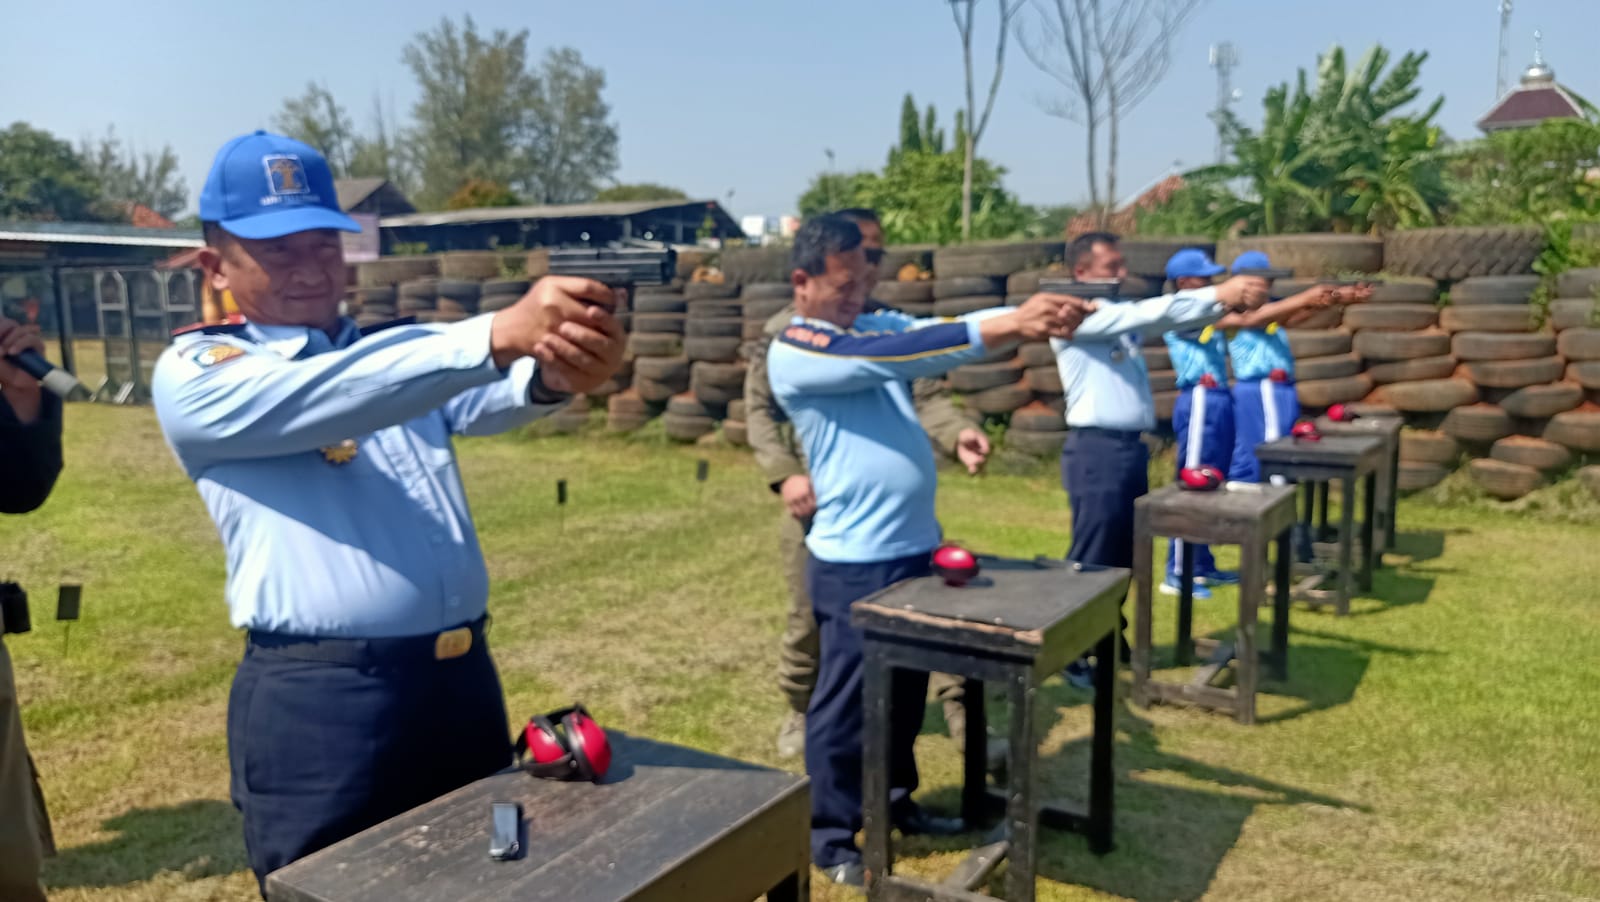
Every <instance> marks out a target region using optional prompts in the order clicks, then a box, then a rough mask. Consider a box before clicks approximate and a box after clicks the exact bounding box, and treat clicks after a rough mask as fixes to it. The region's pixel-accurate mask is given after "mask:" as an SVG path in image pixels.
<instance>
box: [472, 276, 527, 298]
mask: <svg viewBox="0 0 1600 902" xmlns="http://www.w3.org/2000/svg"><path fill="white" fill-rule="evenodd" d="M532 287H533V283H532V282H529V281H528V280H527V279H488V280H486V281H485V282H484V283H483V289H482V291H481V292H480V293H481V294H482V296H483V297H484V298H489V297H493V296H495V295H511V296H512V297H518V298H520V297H522V296H523V295H525V294H527V293H528V289H529V288H532Z"/></svg>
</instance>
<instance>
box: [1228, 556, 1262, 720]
mask: <svg viewBox="0 0 1600 902" xmlns="http://www.w3.org/2000/svg"><path fill="white" fill-rule="evenodd" d="M1239 557H1240V562H1239V563H1240V564H1241V565H1242V566H1241V567H1240V568H1239V628H1238V630H1237V632H1236V636H1235V639H1234V662H1235V663H1234V672H1233V673H1234V689H1233V693H1234V709H1233V715H1234V719H1236V720H1238V721H1239V722H1240V723H1242V724H1253V723H1255V722H1256V673H1257V671H1258V670H1259V668H1260V667H1261V659H1260V656H1259V655H1258V653H1257V652H1256V611H1257V609H1259V608H1260V606H1261V596H1262V594H1263V593H1264V592H1265V591H1266V580H1265V579H1264V578H1263V574H1262V572H1261V570H1262V568H1263V567H1264V566H1265V565H1266V549H1265V548H1261V547H1259V546H1253V545H1246V546H1244V547H1243V548H1241V549H1240V555H1239Z"/></svg>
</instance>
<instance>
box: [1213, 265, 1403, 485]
mask: <svg viewBox="0 0 1600 902" xmlns="http://www.w3.org/2000/svg"><path fill="white" fill-rule="evenodd" d="M1271 266H1272V264H1271V261H1270V260H1269V259H1268V258H1267V255H1266V254H1263V253H1262V252H1260V251H1245V252H1244V253H1242V254H1240V255H1239V257H1238V259H1236V260H1234V261H1233V266H1232V271H1233V273H1234V274H1235V275H1241V274H1250V273H1261V274H1262V276H1260V278H1262V279H1263V281H1265V274H1266V272H1267V271H1268V270H1269V269H1271ZM1371 296H1372V289H1371V287H1369V286H1355V287H1350V288H1334V287H1332V286H1330V285H1314V286H1312V287H1311V288H1309V289H1307V290H1305V291H1302V292H1300V293H1299V294H1297V295H1294V296H1293V297H1289V298H1285V299H1283V300H1281V301H1274V302H1272V303H1270V304H1268V305H1266V306H1265V307H1263V308H1261V310H1260V311H1258V313H1259V314H1260V315H1259V316H1258V317H1256V320H1265V322H1264V323H1259V324H1255V325H1247V326H1244V327H1242V328H1240V329H1239V330H1238V331H1237V332H1235V333H1234V334H1233V336H1232V337H1231V338H1229V339H1228V356H1229V358H1230V359H1231V360H1232V361H1233V377H1234V380H1235V383H1234V386H1233V410H1234V441H1233V459H1232V461H1231V463H1230V465H1229V467H1228V478H1229V479H1232V480H1235V481H1238V482H1260V481H1261V462H1260V461H1259V460H1257V459H1256V446H1257V445H1259V444H1261V443H1262V442H1268V441H1272V440H1273V439H1276V438H1281V437H1283V436H1284V435H1287V434H1288V432H1289V428H1290V427H1292V426H1293V425H1294V423H1295V421H1296V420H1298V419H1299V418H1300V399H1299V397H1298V396H1297V395H1296V394H1295V385H1294V352H1293V351H1292V350H1290V348H1289V335H1288V333H1287V332H1285V331H1284V328H1283V327H1285V326H1293V325H1294V324H1295V323H1296V322H1297V321H1299V320H1302V319H1304V318H1305V316H1306V315H1308V314H1310V313H1311V312H1312V311H1315V310H1321V309H1324V308H1326V307H1327V306H1329V305H1330V304H1336V303H1339V304H1353V303H1360V302H1361V301H1364V300H1366V299H1367V298H1370V297H1371Z"/></svg>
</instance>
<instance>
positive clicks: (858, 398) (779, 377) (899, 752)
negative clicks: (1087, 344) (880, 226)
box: [767, 216, 1093, 886]
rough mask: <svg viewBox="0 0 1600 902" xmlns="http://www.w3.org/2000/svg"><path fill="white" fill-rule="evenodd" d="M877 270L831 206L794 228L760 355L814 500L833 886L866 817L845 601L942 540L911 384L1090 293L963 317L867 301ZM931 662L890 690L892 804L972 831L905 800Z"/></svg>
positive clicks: (821, 759) (1079, 314)
mask: <svg viewBox="0 0 1600 902" xmlns="http://www.w3.org/2000/svg"><path fill="white" fill-rule="evenodd" d="M868 272H869V268H868V265H867V263H866V258H865V256H864V255H863V253H862V251H861V232H860V230H859V229H858V228H857V227H856V225H855V224H854V223H852V222H851V221H849V220H848V219H845V218H842V217H838V216H822V217H818V218H817V219H814V220H812V221H810V222H808V223H806V224H805V226H803V227H802V228H801V230H800V233H799V234H798V235H797V236H796V237H795V244H794V271H793V274H792V276H791V280H792V281H793V283H794V290H795V308H796V312H797V316H796V317H795V319H794V322H793V324H792V325H790V326H788V327H787V328H786V329H784V330H783V331H782V332H781V333H779V334H778V336H777V337H776V338H775V339H774V341H773V343H772V345H771V347H770V348H769V349H768V352H767V371H768V376H769V378H770V380H771V383H772V393H773V397H774V398H775V399H776V400H777V402H778V404H779V405H780V406H781V407H782V409H783V411H784V413H785V414H786V415H787V416H788V418H789V420H790V421H791V422H792V423H793V424H794V427H795V431H796V434H797V435H798V437H799V440H800V442H801V445H802V446H803V448H804V450H805V459H806V460H807V461H808V462H809V465H810V470H811V480H812V486H813V491H814V493H815V495H816V499H817V508H816V513H815V515H814V516H813V519H812V524H811V530H810V532H809V533H807V535H806V547H807V549H808V551H809V553H810V557H809V560H808V561H807V568H806V583H807V589H808V590H809V592H810V595H811V603H812V608H813V612H814V613H815V615H816V621H817V628H818V631H819V633H820V635H821V639H822V654H821V660H820V664H819V668H818V673H817V684H816V689H815V690H814V691H813V693H812V696H811V704H810V707H809V708H808V709H807V711H806V738H805V759H806V773H807V774H808V775H809V776H810V777H811V855H812V859H813V861H814V862H815V863H816V864H817V866H818V867H820V868H822V869H823V870H824V871H825V872H826V873H827V875H828V877H829V878H830V879H832V880H833V881H835V882H837V883H843V884H848V885H854V886H860V885H862V884H863V882H864V879H865V875H864V872H863V868H862V863H861V852H860V850H859V849H858V848H857V847H856V844H855V833H856V831H857V830H859V829H860V828H861V823H862V787H861V783H862V748H861V746H862V738H861V731H862V722H863V716H862V707H861V688H862V648H861V635H860V633H859V631H858V630H856V629H855V628H854V627H853V626H851V624H850V605H851V604H852V603H853V602H855V601H857V600H859V599H861V598H864V597H866V596H867V595H870V594H872V593H873V592H876V591H878V590H880V589H883V588H885V587H887V586H890V585H892V584H894V583H896V582H899V581H901V580H905V579H910V578H913V577H918V576H925V575H927V574H928V573H929V572H930V561H929V557H930V553H931V552H932V551H933V549H934V548H935V547H936V546H937V545H938V544H939V541H940V530H939V522H938V520H937V518H936V517H935V514H934V489H935V486H936V475H935V471H934V459H933V449H932V447H931V446H930V445H929V443H928V439H927V436H926V435H925V434H924V432H923V429H922V426H921V424H920V423H918V421H917V415H916V410H915V407H914V405H913V402H912V397H911V387H910V383H911V381H912V380H913V379H917V378H920V377H927V376H934V375H938V374H940V373H943V372H946V371H948V370H950V369H952V368H954V367H956V366H960V365H962V364H965V363H972V362H974V361H977V360H979V359H981V358H983V357H984V356H985V355H987V354H990V353H992V352H993V351H995V350H996V349H997V348H1000V347H1003V346H1005V345H1009V344H1015V343H1017V342H1020V341H1037V340H1042V339H1045V338H1062V337H1068V336H1070V335H1071V332H1072V329H1073V328H1074V327H1075V326H1076V325H1077V324H1078V323H1079V322H1080V321H1081V320H1082V318H1083V316H1084V314H1085V313H1086V312H1088V311H1089V310H1091V309H1092V308H1093V305H1092V304H1088V303H1086V302H1083V301H1080V300H1078V299H1076V298H1068V297H1063V296H1060V295H1050V294H1039V295H1035V296H1034V297H1032V298H1030V299H1029V300H1028V301H1027V302H1026V303H1024V304H1023V305H1021V306H1020V307H1015V308H1011V307H1003V308H995V309H992V310H985V311H980V312H977V313H973V314H969V315H967V316H965V317H961V318H959V319H929V320H917V319H913V318H912V317H909V316H907V315H905V314H903V313H898V312H895V311H880V312H874V313H867V314H863V312H862V311H863V307H864V305H865V303H866V300H867V297H866V295H867V292H866V286H867V284H868ZM927 682H928V677H927V674H925V673H921V674H913V673H909V672H905V671H897V673H896V675H895V680H894V684H893V686H892V688H891V702H890V719H891V736H890V749H891V753H890V757H891V761H890V769H889V785H890V787H891V792H890V796H891V812H892V817H893V820H894V824H895V826H896V827H898V828H899V829H900V830H901V832H902V833H906V834H912V833H924V834H946V833H953V832H959V831H961V830H963V829H964V828H965V825H964V823H963V822H961V821H960V820H958V819H945V818H935V817H932V816H930V815H928V814H927V813H926V812H924V811H923V810H922V809H920V808H919V807H918V806H917V805H916V804H915V803H913V802H912V801H911V792H912V790H914V789H915V788H916V785H917V768H916V761H915V759H914V757H913V755H912V742H913V740H914V739H915V738H916V734H917V730H918V727H919V726H920V725H921V723H922V711H923V699H924V697H925V695H926V692H927Z"/></svg>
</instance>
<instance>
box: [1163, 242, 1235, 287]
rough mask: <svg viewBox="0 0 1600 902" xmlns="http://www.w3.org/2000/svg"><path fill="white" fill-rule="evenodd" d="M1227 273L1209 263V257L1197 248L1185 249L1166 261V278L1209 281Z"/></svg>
mask: <svg viewBox="0 0 1600 902" xmlns="http://www.w3.org/2000/svg"><path fill="white" fill-rule="evenodd" d="M1224 272H1227V270H1225V269H1223V268H1222V267H1220V266H1218V265H1217V264H1215V263H1213V262H1211V257H1210V256H1208V255H1207V254H1206V252H1205V251H1203V250H1201V249H1199V248H1197V247H1186V248H1184V249H1183V250H1181V251H1178V252H1177V253H1176V254H1173V255H1172V259H1170V260H1168V261H1167V278H1169V279H1187V278H1202V279H1209V278H1211V277H1212V276H1215V275H1218V274H1220V273H1224Z"/></svg>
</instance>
